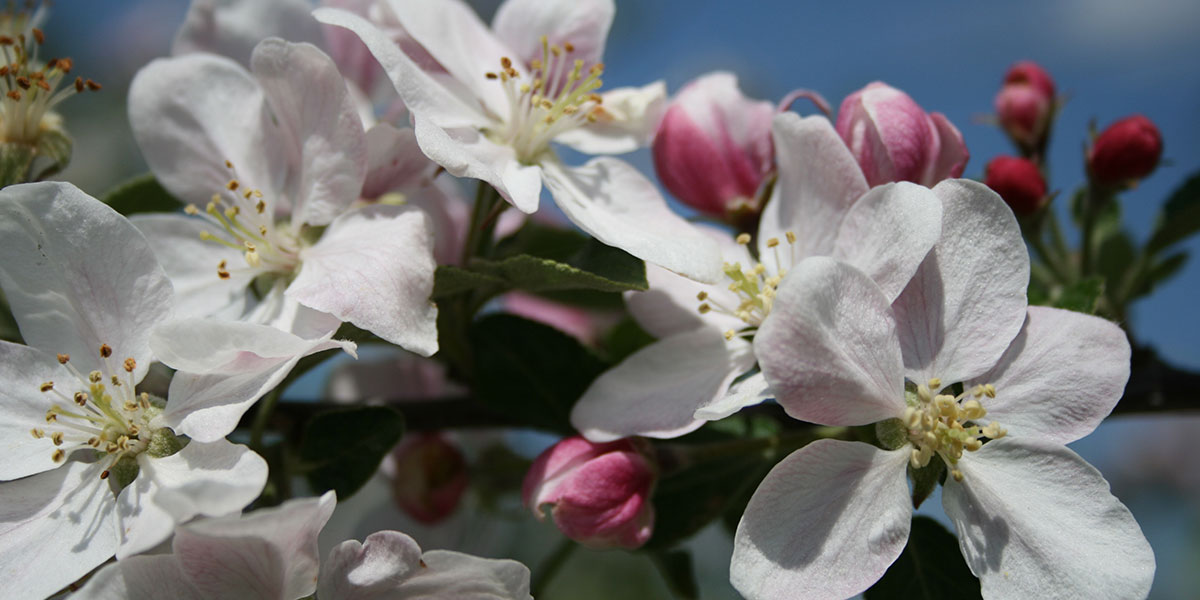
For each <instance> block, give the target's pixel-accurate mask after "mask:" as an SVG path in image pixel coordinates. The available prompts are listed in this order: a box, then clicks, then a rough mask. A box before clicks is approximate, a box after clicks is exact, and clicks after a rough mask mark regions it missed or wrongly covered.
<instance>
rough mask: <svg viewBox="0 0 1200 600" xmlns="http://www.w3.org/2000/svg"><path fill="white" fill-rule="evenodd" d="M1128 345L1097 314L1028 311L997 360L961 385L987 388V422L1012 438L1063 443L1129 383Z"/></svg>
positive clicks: (1097, 417)
mask: <svg viewBox="0 0 1200 600" xmlns="http://www.w3.org/2000/svg"><path fill="white" fill-rule="evenodd" d="M1129 352H1130V351H1129V340H1128V339H1127V338H1126V337H1125V332H1124V331H1122V330H1121V328H1120V327H1117V326H1116V325H1115V324H1113V323H1110V322H1109V321H1106V320H1104V319H1101V318H1099V317H1093V316H1091V315H1085V314H1082V313H1077V312H1072V311H1068V310H1060V309H1057V308H1049V307H1044V306H1030V307H1029V315H1028V317H1026V320H1025V326H1024V327H1023V328H1022V329H1021V333H1019V334H1018V335H1017V337H1016V339H1014V340H1013V342H1012V345H1011V346H1009V348H1008V351H1007V352H1005V353H1004V356H1002V357H1000V362H999V363H998V364H997V365H996V366H995V367H994V368H993V369H992V370H991V371H989V372H987V373H985V374H983V375H981V376H979V377H978V378H977V379H976V380H975V381H973V382H969V383H968V385H967V387H968V388H969V387H971V386H972V385H973V384H975V383H991V384H993V385H995V386H996V397H995V398H993V399H985V400H986V402H985V404H984V408H985V409H987V413H988V414H987V418H988V419H994V420H996V421H997V422H998V423H999V424H1000V425H1001V426H1002V427H1004V428H1005V429H1007V430H1008V432H1009V434H1010V435H1012V436H1013V437H1014V438H1018V439H1024V438H1035V439H1041V440H1046V441H1050V442H1055V443H1059V444H1068V443H1071V442H1073V441H1075V440H1077V439H1079V438H1081V437H1083V436H1085V435H1087V434H1089V433H1091V432H1092V430H1094V429H1095V428H1096V426H1097V425H1099V424H1100V421H1102V420H1103V419H1104V417H1106V416H1108V414H1109V413H1110V412H1112V409H1113V406H1115V405H1116V404H1117V401H1118V400H1120V399H1121V393H1122V392H1123V391H1124V390H1125V382H1126V381H1128V380H1129Z"/></svg>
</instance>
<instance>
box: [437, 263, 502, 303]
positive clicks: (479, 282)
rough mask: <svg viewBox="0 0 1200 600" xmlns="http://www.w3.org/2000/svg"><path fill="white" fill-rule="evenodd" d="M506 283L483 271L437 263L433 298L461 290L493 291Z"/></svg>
mask: <svg viewBox="0 0 1200 600" xmlns="http://www.w3.org/2000/svg"><path fill="white" fill-rule="evenodd" d="M505 287H507V284H506V283H505V281H504V280H503V279H500V278H498V277H493V276H491V275H487V274H484V273H476V272H474V271H468V270H466V269H463V268H459V267H455V266H452V265H438V268H437V271H435V272H434V274H433V298H434V299H440V298H447V297H449V296H454V295H456V294H461V293H463V292H470V291H474V290H484V291H488V293H489V294H490V293H495V292H494V290H496V289H503V288H505Z"/></svg>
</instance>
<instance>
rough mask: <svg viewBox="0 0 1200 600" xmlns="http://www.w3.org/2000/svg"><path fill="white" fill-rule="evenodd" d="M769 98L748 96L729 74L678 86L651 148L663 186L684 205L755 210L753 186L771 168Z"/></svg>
mask: <svg viewBox="0 0 1200 600" xmlns="http://www.w3.org/2000/svg"><path fill="white" fill-rule="evenodd" d="M774 115H775V107H774V106H773V105H772V104H771V103H770V102H763V101H757V100H750V99H748V98H746V97H745V96H743V95H742V92H741V90H740V89H738V85H737V78H736V77H735V76H734V75H733V74H731V73H711V74H709V75H705V76H703V77H701V78H699V79H696V80H695V81H693V82H691V83H689V84H688V85H686V86H684V88H683V89H682V90H680V91H679V94H678V95H676V96H675V99H674V100H672V101H671V104H670V105H669V106H668V107H667V110H666V113H665V114H664V115H663V119H662V121H661V122H660V123H659V126H658V131H657V133H656V134H655V136H654V144H653V146H652V147H651V151H652V153H653V155H654V170H655V172H657V173H658V178H659V180H660V181H662V184H663V186H664V187H666V188H667V190H668V191H670V192H671V194H673V195H674V196H675V197H676V198H679V200H680V201H682V202H683V203H684V204H687V205H688V206H691V207H692V208H695V209H696V210H699V211H700V212H703V213H706V214H708V215H712V216H714V217H717V218H725V217H727V216H729V215H730V214H731V213H736V212H738V211H741V210H747V209H749V210H757V209H758V207H757V206H756V203H757V200H756V195H757V192H758V186H759V185H760V184H761V183H762V181H763V178H764V177H765V176H766V175H767V173H768V172H769V171H770V170H771V165H772V160H773V157H774V152H773V150H772V146H771V118H772V117H773V116H774Z"/></svg>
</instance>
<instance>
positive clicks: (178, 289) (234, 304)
mask: <svg viewBox="0 0 1200 600" xmlns="http://www.w3.org/2000/svg"><path fill="white" fill-rule="evenodd" d="M129 221H130V222H131V223H133V224H134V226H135V227H137V228H138V230H139V231H141V232H142V234H143V235H145V236H146V241H147V242H149V243H150V247H151V248H153V249H154V256H155V257H156V258H157V259H158V262H159V263H160V264H161V265H162V267H163V270H165V271H166V273H167V277H168V278H169V279H170V280H171V285H172V287H174V288H175V299H176V304H175V315H174V316H176V317H206V316H210V315H229V316H236V315H238V314H240V312H241V311H242V310H244V309H245V306H246V303H247V302H248V301H249V298H247V295H248V294H249V293H250V291H249V290H248V289H247V286H248V285H250V282H251V281H252V280H253V279H254V276H255V275H256V274H257V273H256V272H255V271H254V270H251V269H249V268H247V265H246V261H245V258H244V257H243V252H242V251H240V250H235V249H233V248H229V247H227V246H224V245H222V244H218V243H215V242H212V241H206V240H202V239H200V232H202V231H208V232H209V233H213V234H216V233H219V232H220V230H219V229H218V228H217V227H216V226H215V225H213V224H211V223H209V222H208V221H205V220H203V219H199V218H195V217H188V216H184V215H178V214H141V215H134V216H133V217H132V218H130V219H129ZM221 262H224V263H225V264H226V265H229V266H231V267H232V268H229V269H228V272H229V274H230V276H229V278H228V279H222V278H221V277H219V276H218V275H217V265H219V264H220V263H221Z"/></svg>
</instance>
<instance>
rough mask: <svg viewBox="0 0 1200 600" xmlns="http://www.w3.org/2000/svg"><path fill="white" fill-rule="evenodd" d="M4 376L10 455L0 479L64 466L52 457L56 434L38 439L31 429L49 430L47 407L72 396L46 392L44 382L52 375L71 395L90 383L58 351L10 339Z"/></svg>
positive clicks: (1, 369) (0, 367) (1, 409)
mask: <svg viewBox="0 0 1200 600" xmlns="http://www.w3.org/2000/svg"><path fill="white" fill-rule="evenodd" d="M0 381H3V382H4V385H3V387H0V414H3V415H4V418H3V419H0V453H3V455H4V460H3V461H0V481H7V480H10V479H18V478H20V477H25V476H26V475H32V474H34V473H41V472H42V471H48V470H50V469H54V468H57V467H58V466H60V463H57V462H55V461H54V460H53V458H52V456H53V454H54V450H55V448H56V446H55V445H54V443H53V442H52V441H51V440H50V438H49V437H43V438H41V439H35V438H34V437H33V435H32V433H31V430H32V429H35V428H36V429H41V430H46V428H47V427H48V425H47V423H46V410H47V409H49V408H50V405H51V404H54V403H57V404H66V402H64V401H63V400H62V399H60V398H59V397H58V395H57V394H55V393H54V392H42V391H41V387H42V384H43V383H45V382H47V381H49V382H53V383H54V389H55V390H56V391H58V392H61V393H62V394H63V395H65V396H66V397H68V398H70V397H72V396H74V394H75V392H79V391H85V390H86V388H85V387H84V383H83V382H80V381H78V380H77V379H75V376H74V375H73V374H72V373H71V372H70V371H68V370H67V369H65V368H63V367H62V366H61V365H59V364H58V361H57V360H56V359H55V357H54V356H51V355H49V354H46V353H44V352H41V351H40V350H37V349H35V348H30V347H28V346H21V345H19V344H12V343H9V342H4V341H0ZM49 427H51V431H53V430H54V429H53V426H49ZM86 437H87V436H86V435H85V436H83V439H86ZM83 447H84V448H85V449H87V450H89V451H90V450H91V448H90V447H87V446H83ZM64 449H65V448H64Z"/></svg>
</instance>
